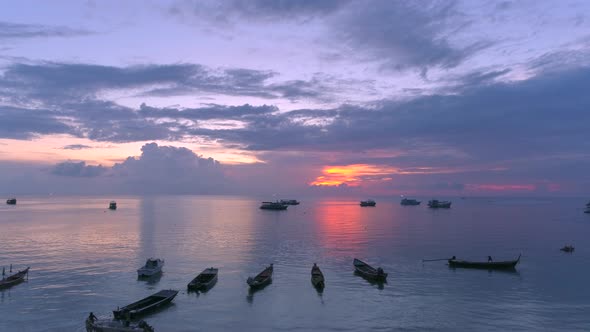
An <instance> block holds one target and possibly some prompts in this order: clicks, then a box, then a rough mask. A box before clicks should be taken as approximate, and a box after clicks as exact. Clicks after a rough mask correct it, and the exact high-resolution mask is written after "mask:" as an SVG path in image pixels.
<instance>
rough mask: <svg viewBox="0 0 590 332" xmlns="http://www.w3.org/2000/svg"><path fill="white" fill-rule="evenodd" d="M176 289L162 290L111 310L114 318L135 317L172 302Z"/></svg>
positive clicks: (176, 292)
mask: <svg viewBox="0 0 590 332" xmlns="http://www.w3.org/2000/svg"><path fill="white" fill-rule="evenodd" d="M177 294H178V291H176V290H164V291H159V292H158V293H156V294H153V295H150V296H148V297H146V298H144V299H141V300H139V301H137V302H134V303H131V304H129V305H126V306H124V307H123V308H120V309H118V310H114V311H113V316H114V317H115V319H127V318H129V319H135V318H137V317H141V316H143V315H146V314H148V313H150V312H153V311H156V310H158V309H160V308H162V307H163V306H165V305H167V304H169V303H170V302H172V300H173V299H174V298H175V297H176V295H177Z"/></svg>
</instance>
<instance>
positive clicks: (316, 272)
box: [311, 263, 326, 290]
mask: <svg viewBox="0 0 590 332" xmlns="http://www.w3.org/2000/svg"><path fill="white" fill-rule="evenodd" d="M311 284H312V285H313V287H315V288H317V289H318V290H322V289H324V286H326V284H325V281H324V274H323V273H322V271H321V270H320V268H319V267H318V266H317V264H316V263H313V267H312V268H311Z"/></svg>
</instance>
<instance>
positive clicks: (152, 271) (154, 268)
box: [137, 258, 164, 278]
mask: <svg viewBox="0 0 590 332" xmlns="http://www.w3.org/2000/svg"><path fill="white" fill-rule="evenodd" d="M162 267H164V260H163V259H159V258H148V260H147V261H146V262H145V265H144V266H142V267H140V268H139V269H137V276H138V277H140V278H141V277H151V276H153V275H156V274H158V273H160V272H162Z"/></svg>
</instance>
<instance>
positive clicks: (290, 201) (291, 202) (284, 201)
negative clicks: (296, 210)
mask: <svg viewBox="0 0 590 332" xmlns="http://www.w3.org/2000/svg"><path fill="white" fill-rule="evenodd" d="M279 203H281V204H285V205H299V201H297V200H296V199H281V200H280V201H279Z"/></svg>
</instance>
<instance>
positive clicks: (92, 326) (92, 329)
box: [86, 316, 155, 332]
mask: <svg viewBox="0 0 590 332" xmlns="http://www.w3.org/2000/svg"><path fill="white" fill-rule="evenodd" d="M154 331H155V330H154V328H153V327H151V326H150V325H149V324H148V323H146V322H145V321H143V320H140V321H139V322H137V323H132V322H122V321H118V320H112V319H96V317H94V316H91V317H88V318H86V332H154Z"/></svg>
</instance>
